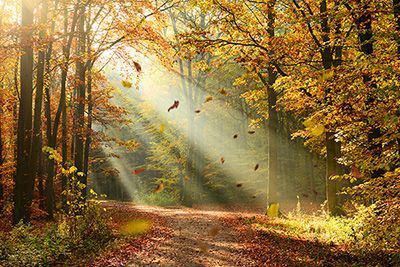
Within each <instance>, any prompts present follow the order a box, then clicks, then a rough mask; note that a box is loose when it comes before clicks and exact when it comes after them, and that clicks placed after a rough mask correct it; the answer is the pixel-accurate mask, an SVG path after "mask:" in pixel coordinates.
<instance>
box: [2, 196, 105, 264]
mask: <svg viewBox="0 0 400 267" xmlns="http://www.w3.org/2000/svg"><path fill="white" fill-rule="evenodd" d="M39 230H40V229H35V228H34V227H33V226H30V225H24V224H18V225H17V226H15V227H14V228H13V230H12V231H11V232H10V233H1V234H0V266H49V265H54V264H56V263H58V262H65V261H66V260H67V259H68V258H71V257H72V256H73V255H77V254H78V253H88V252H96V251H99V249H100V248H101V247H103V246H104V244H105V243H107V242H108V241H110V239H111V237H112V235H111V230H110V229H109V228H108V226H107V222H106V217H105V215H104V213H103V209H102V207H101V206H100V205H99V204H97V203H92V202H89V203H87V204H86V208H85V209H84V212H83V213H82V214H81V215H77V216H64V217H63V218H62V219H61V220H60V221H59V222H58V223H56V224H54V225H52V226H51V227H50V228H48V229H46V230H45V231H44V232H41V233H40V232H39Z"/></svg>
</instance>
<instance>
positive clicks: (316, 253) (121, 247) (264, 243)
mask: <svg viewBox="0 0 400 267" xmlns="http://www.w3.org/2000/svg"><path fill="white" fill-rule="evenodd" d="M104 205H105V207H106V208H107V210H108V212H110V214H111V217H112V221H113V223H114V226H115V229H117V228H118V227H120V225H123V224H125V223H129V221H132V220H138V219H140V220H148V221H149V222H151V228H150V230H149V231H148V232H147V233H145V234H143V235H141V236H137V237H135V238H133V239H132V238H127V239H121V240H119V241H118V242H115V243H114V244H113V245H112V246H110V247H109V248H107V249H105V250H104V252H103V253H101V255H100V256H98V257H97V258H95V259H87V261H90V263H89V262H88V265H90V266H389V265H388V263H387V262H386V263H385V262H384V261H381V259H380V257H375V256H373V257H371V256H372V255H369V256H368V255H364V256H363V257H359V256H355V255H353V254H351V253H349V252H346V251H345V250H344V249H343V248H340V247H338V246H335V245H333V244H323V243H320V242H316V241H312V240H307V239H304V238H302V237H301V236H299V237H298V238H293V237H289V236H287V235H285V234H284V233H279V234H278V233H270V232H265V231H262V230H259V229H257V228H254V227H253V226H252V222H254V221H257V220H259V221H263V222H265V221H266V218H265V216H263V215H261V214H256V213H251V212H240V211H223V210H209V209H191V208H184V207H170V208H162V207H155V206H137V205H132V204H123V203H113V202H111V203H105V204H104Z"/></svg>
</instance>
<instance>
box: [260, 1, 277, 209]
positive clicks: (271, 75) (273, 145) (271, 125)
mask: <svg viewBox="0 0 400 267" xmlns="http://www.w3.org/2000/svg"><path fill="white" fill-rule="evenodd" d="M275 4H276V1H275V0H273V1H269V2H268V11H267V16H268V25H267V32H268V37H269V38H270V39H273V38H274V37H275ZM271 55H272V54H271ZM267 72H268V80H267V81H266V82H264V84H265V85H266V86H267V94H268V186H267V205H268V206H269V205H270V204H273V203H278V202H279V199H278V197H279V192H278V138H277V134H278V132H277V129H278V112H277V110H276V102H277V94H276V92H275V90H274V88H273V85H274V84H275V81H276V78H277V74H276V72H275V70H274V68H273V67H272V66H271V65H270V66H268V67H267ZM260 77H261V76H260Z"/></svg>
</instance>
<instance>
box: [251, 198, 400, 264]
mask: <svg viewBox="0 0 400 267" xmlns="http://www.w3.org/2000/svg"><path fill="white" fill-rule="evenodd" d="M247 223H248V224H252V225H253V226H254V227H255V228H256V229H259V230H262V231H267V232H272V233H275V234H279V235H287V236H289V237H292V238H304V239H307V240H310V241H315V242H320V243H326V244H330V245H337V246H343V247H344V248H345V249H346V250H348V251H351V252H354V253H357V254H360V253H361V254H365V253H379V252H385V253H389V254H391V255H393V256H394V257H395V258H396V260H397V261H398V260H400V257H399V255H400V254H399V252H400V244H399V240H400V225H399V224H390V225H382V223H380V221H379V213H378V212H377V209H376V206H375V205H371V206H369V207H365V206H359V207H357V210H356V211H355V212H354V213H353V214H351V215H350V216H348V217H344V216H342V217H334V216H329V215H328V214H326V213H324V212H322V211H321V212H319V213H318V214H313V215H307V214H304V213H302V212H301V209H300V208H298V209H296V210H295V211H293V212H290V213H289V214H288V215H287V216H286V217H285V218H270V219H268V221H267V222H257V221H256V220H249V221H247ZM383 226H384V228H382V227H383Z"/></svg>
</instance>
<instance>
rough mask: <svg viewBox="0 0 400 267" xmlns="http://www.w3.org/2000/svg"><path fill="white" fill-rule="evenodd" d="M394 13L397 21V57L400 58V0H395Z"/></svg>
mask: <svg viewBox="0 0 400 267" xmlns="http://www.w3.org/2000/svg"><path fill="white" fill-rule="evenodd" d="M393 14H394V19H395V21H396V31H397V38H396V42H397V57H398V59H400V0H393Z"/></svg>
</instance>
